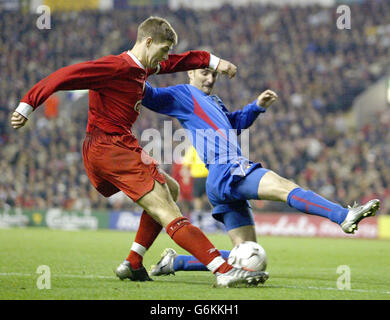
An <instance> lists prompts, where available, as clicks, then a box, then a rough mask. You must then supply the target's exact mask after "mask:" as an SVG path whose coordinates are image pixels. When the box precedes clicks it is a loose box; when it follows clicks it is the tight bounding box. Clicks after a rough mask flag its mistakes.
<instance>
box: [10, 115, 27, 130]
mask: <svg viewBox="0 0 390 320" xmlns="http://www.w3.org/2000/svg"><path fill="white" fill-rule="evenodd" d="M27 120H28V119H27V118H25V117H23V116H22V115H21V114H20V113H19V112H16V111H14V113H13V114H12V117H11V125H12V127H13V128H14V129H19V128H21V127H23V126H24V125H25V124H26V122H27Z"/></svg>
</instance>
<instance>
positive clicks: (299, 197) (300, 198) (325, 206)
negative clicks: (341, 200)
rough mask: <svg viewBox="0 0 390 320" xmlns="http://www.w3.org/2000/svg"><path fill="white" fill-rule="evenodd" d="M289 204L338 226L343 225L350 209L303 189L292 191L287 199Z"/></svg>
mask: <svg viewBox="0 0 390 320" xmlns="http://www.w3.org/2000/svg"><path fill="white" fill-rule="evenodd" d="M287 203H288V205H289V206H290V207H293V208H295V209H297V210H299V211H301V212H304V213H308V214H314V215H317V216H321V217H325V218H328V219H330V220H331V221H333V222H336V223H338V224H341V223H342V222H343V221H344V220H345V217H346V216H347V214H348V209H346V208H343V207H342V206H340V205H339V204H337V203H334V202H331V201H329V200H326V199H325V198H323V197H321V196H320V195H318V194H316V193H314V192H313V191H310V190H304V189H302V188H295V189H294V190H292V191H291V192H290V194H289V195H288V197H287Z"/></svg>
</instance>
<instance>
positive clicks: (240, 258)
mask: <svg viewBox="0 0 390 320" xmlns="http://www.w3.org/2000/svg"><path fill="white" fill-rule="evenodd" d="M228 263H229V264H230V265H232V266H233V267H236V268H243V269H247V270H251V271H264V270H265V269H266V268H267V255H266V253H265V250H264V249H263V247H262V246H261V245H259V244H258V243H256V242H253V241H244V242H242V243H240V244H238V245H236V246H235V247H234V248H233V250H232V251H230V254H229V258H228Z"/></svg>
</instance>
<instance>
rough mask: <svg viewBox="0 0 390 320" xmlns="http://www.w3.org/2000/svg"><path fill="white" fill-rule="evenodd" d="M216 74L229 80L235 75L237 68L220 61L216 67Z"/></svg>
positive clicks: (229, 63)
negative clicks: (224, 75)
mask: <svg viewBox="0 0 390 320" xmlns="http://www.w3.org/2000/svg"><path fill="white" fill-rule="evenodd" d="M217 72H218V73H222V74H227V75H228V76H229V78H230V79H231V78H233V77H234V76H235V75H236V73H237V67H236V66H235V65H234V64H233V63H231V62H229V61H227V60H224V59H220V60H219V63H218V67H217Z"/></svg>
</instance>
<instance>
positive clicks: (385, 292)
mask: <svg viewBox="0 0 390 320" xmlns="http://www.w3.org/2000/svg"><path fill="white" fill-rule="evenodd" d="M264 287H270V288H282V289H299V290H307V289H310V290H324V291H326V290H327V291H345V292H360V293H379V294H390V291H377V290H365V289H346V290H341V289H337V288H332V287H312V286H309V287H302V286H286V285H281V286H278V285H264Z"/></svg>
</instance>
